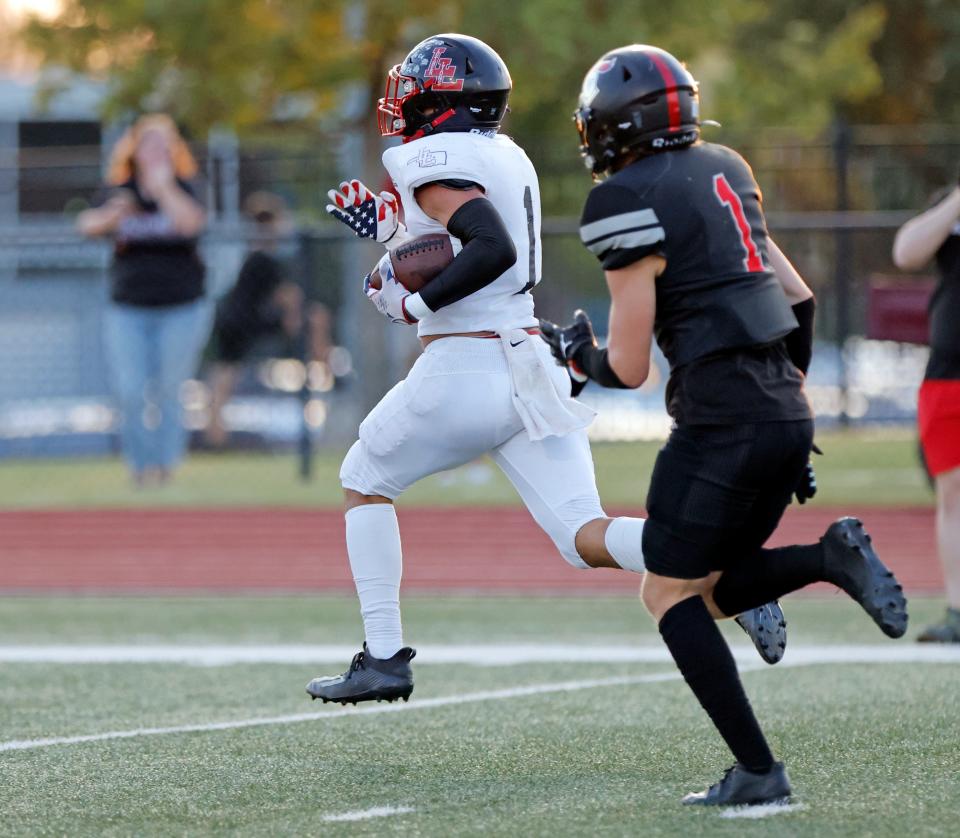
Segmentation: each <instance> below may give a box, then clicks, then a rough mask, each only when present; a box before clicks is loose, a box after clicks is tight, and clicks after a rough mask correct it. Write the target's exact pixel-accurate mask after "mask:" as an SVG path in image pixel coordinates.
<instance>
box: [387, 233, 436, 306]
mask: <svg viewBox="0 0 960 838" xmlns="http://www.w3.org/2000/svg"><path fill="white" fill-rule="evenodd" d="M390 261H391V262H392V263H393V271H394V273H395V274H396V277H397V281H398V282H399V283H400V284H401V285H402V286H403V287H404V288H406V289H407V290H408V291H409V292H410V293H411V294H415V293H416V292H417V291H419V290H420V289H421V288H423V286H424V285H426V284H427V283H428V282H430V281H431V280H432V279H434V278H435V277H436V276H437V275H438V274H439V273H440V271H442V270H443V269H444V268H445V267H447V265H449V264H450V263H451V262H452V261H453V245H452V244H451V243H450V236H448V235H447V234H446V233H429V234H427V235H425V236H417V238H415V239H411V240H410V241H408V242H407V243H406V244H402V245H400V247H398V248H397V249H396V250H394V251H393V252H392V253H391V254H390ZM370 284H371V285H372V286H373V287H374V288H379V287H380V277H379V275H378V274H374V275H373V276H372V277H371V283H370Z"/></svg>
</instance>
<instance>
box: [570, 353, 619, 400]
mask: <svg viewBox="0 0 960 838" xmlns="http://www.w3.org/2000/svg"><path fill="white" fill-rule="evenodd" d="M572 360H573V362H574V363H575V364H576V365H577V366H578V367H579V368H580V369H581V370H582V371H583V373H584V375H587V376H589V377H590V378H592V379H593V380H594V381H596V382H597V384H599V385H600V386H601V387H613V388H616V389H618V390H629V389H630V388H629V387H627V385H626V384H624V383H623V382H622V381H621V380H620V377H619V376H618V375H617V374H616V373H615V372H614V371H613V367H611V366H610V360H609V358H608V357H607V350H606V349H598V348H597V347H596V346H590V345H589V344H588V345H586V346H584V347H582V348H581V349H578V350H577V351H576V353H574V357H573V359H572Z"/></svg>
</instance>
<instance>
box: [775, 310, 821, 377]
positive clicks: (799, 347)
mask: <svg viewBox="0 0 960 838" xmlns="http://www.w3.org/2000/svg"><path fill="white" fill-rule="evenodd" d="M816 308H817V302H816V300H815V299H814V298H813V297H808V298H807V299H806V300H803V301H801V302H799V303H797V304H796V305H794V306H792V309H793V316H794V317H796V318H797V328H796V329H794V330H793V331H792V332H790V333H789V334H788V335H787V336H786V337H785V338H784V339H783V340H784V343H785V344H786V346H787V354H788V355H789V356H790V360H791V361H793V365H794V366H795V367H796V368H797V369H798V370H800V372H802V373H803V374H804V375H806V374H807V370H808V369H809V368H810V359H811V358H812V357H813V316H814V313H815V311H816Z"/></svg>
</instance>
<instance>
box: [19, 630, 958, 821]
mask: <svg viewBox="0 0 960 838" xmlns="http://www.w3.org/2000/svg"><path fill="white" fill-rule="evenodd" d="M4 651H5V652H6V653H7V657H4V656H3V652H4ZM352 651H353V648H352V647H349V648H348V647H316V646H196V647H175V646H169V647H167V646H163V647H160V646H157V647H150V646H123V647H109V646H81V645H76V646H56V647H43V646H36V647H29V646H15V647H0V662H7V663H11V662H18V663H24V662H33V663H54V662H56V663H87V664H89V663H105V662H111V663H121V662H123V663H129V662H139V663H158V662H168V663H171V662H172V663H195V664H196V663H199V664H207V665H225V664H228V663H265V662H269V663H306V662H310V663H316V662H318V661H325V662H340V663H343V662H344V661H345V660H346V659H347V658H348V657H349V655H350V653H351V652H352ZM737 657H738V658H739V659H741V671H742V672H750V671H755V670H758V669H766V666H764V665H763V664H761V663H759V661H758V659H757V657H756V654H755V653H754V652H753V651H752V650H749V649H745V648H742V647H738V648H737ZM417 661H418V663H420V662H423V663H445V664H451V663H460V664H482V665H486V666H494V665H501V666H502V665H506V664H516V663H525V662H527V663H529V662H540V663H543V662H574V663H671V661H670V659H669V657H668V656H667V653H666V650H665V649H657V648H654V647H640V648H637V647H616V646H605V647H590V646H572V645H571V646H565V645H557V644H546V645H539V644H525V645H522V646H513V645H509V646H508V645H503V646H500V645H485V646H434V647H429V646H428V647H424V648H423V649H422V652H421V656H420V657H418V658H417ZM837 663H846V664H857V663H866V664H891V663H946V664H951V663H952V664H957V663H960V649H958V648H956V647H949V646H938V645H929V646H918V645H917V644H882V645H876V646H806V647H798V648H796V649H793V648H790V649H788V650H787V656H786V658H785V659H784V661H783V662H782V663H781V664H780V667H784V666H788V667H794V666H810V665H815V664H837ZM679 678H680V674H679V673H678V672H677V671H676V670H675V669H671V670H669V671H667V672H657V673H648V674H645V675H632V676H622V677H616V678H592V679H584V680H579V681H561V682H556V683H551V684H533V685H530V686H526V687H514V688H511V689H505V690H489V691H484V692H476V693H467V694H465V695H451V696H440V697H436V698H424V699H415V700H414V701H413V703H412V704H401V703H397V704H375V705H372V706H365V707H360V708H353V709H348V710H336V711H333V712H330V711H326V712H320V713H316V712H313V713H293V714H290V715H286V716H268V717H263V718H256V719H238V720H234V721H226V722H208V723H205V724H191V725H176V726H171V727H153V728H135V729H133V730H114V731H107V732H105V733H93V734H86V735H82V736H61V737H51V738H45V739H14V740H10V741H6V742H0V752H2V751H25V750H33V749H36V748H48V747H51V746H54V745H78V744H82V743H85V742H103V741H108V740H112V739H133V738H137V737H142V736H165V735H173V734H181V733H205V732H210V731H218V730H236V729H239V728H248V727H265V726H270V725H288V724H297V723H299V722H311V721H312V722H323V721H331V720H337V719H346V718H352V717H354V716H365V715H372V714H377V713H399V712H405V711H409V710H427V709H430V708H433V707H448V706H453V705H458V704H474V703H477V702H483V701H501V700H504V699H511V698H522V697H525V696H531V695H544V694H548V693H564V692H576V691H578V690H589V689H594V688H597V687H622V686H635V685H638V684H652V683H658V682H662V681H676V680H679ZM743 817H754V816H753V815H744V816H743ZM756 817H762V816H761V815H756Z"/></svg>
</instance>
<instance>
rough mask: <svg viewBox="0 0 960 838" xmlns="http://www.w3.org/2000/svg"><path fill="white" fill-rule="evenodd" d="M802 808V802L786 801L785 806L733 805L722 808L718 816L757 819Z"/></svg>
mask: <svg viewBox="0 0 960 838" xmlns="http://www.w3.org/2000/svg"><path fill="white" fill-rule="evenodd" d="M803 808H805V807H804V805H803V804H802V803H788V804H787V805H786V806H784V805H782V804H776V803H763V804H761V805H759V806H734V807H733V808H731V809H724V810H723V811H722V812H721V813H720V817H721V818H749V819H750V820H757V819H758V818H769V817H770V816H771V815H786V814H787V813H789V812H799V811H800V810H801V809H803Z"/></svg>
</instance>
